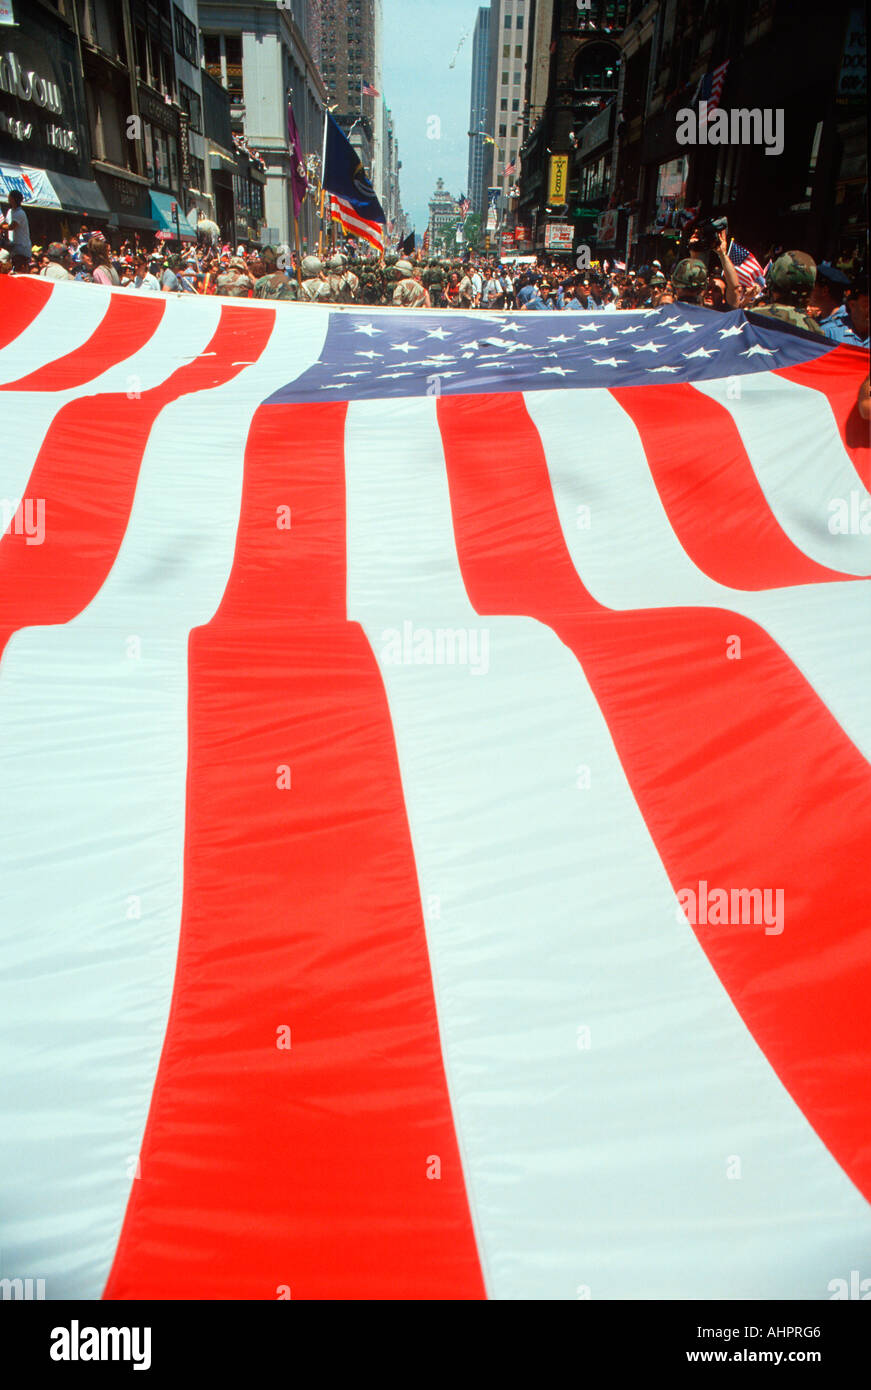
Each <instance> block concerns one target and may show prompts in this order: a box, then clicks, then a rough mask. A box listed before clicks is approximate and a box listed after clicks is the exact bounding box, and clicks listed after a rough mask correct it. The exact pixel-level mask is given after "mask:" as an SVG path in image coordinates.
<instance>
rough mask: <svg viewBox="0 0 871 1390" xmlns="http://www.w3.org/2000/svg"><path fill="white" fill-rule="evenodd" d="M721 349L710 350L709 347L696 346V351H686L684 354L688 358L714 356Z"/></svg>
mask: <svg viewBox="0 0 871 1390" xmlns="http://www.w3.org/2000/svg"><path fill="white" fill-rule="evenodd" d="M719 351H720V349H719V348H712V349H710V350H709V349H708V348H703V347H700V348H696V350H695V352H685V353H684V354H683V356H684V357H686V358H687V360H689V359H690V358H691V357H713V356H714V355H715V354H716V353H718V352H719Z"/></svg>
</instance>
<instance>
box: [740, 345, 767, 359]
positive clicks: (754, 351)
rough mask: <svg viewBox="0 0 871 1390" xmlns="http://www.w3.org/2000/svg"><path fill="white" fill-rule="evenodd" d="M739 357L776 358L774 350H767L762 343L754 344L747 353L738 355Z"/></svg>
mask: <svg viewBox="0 0 871 1390" xmlns="http://www.w3.org/2000/svg"><path fill="white" fill-rule="evenodd" d="M738 355H739V357H774V356H776V354H775V352H774V351H773V349H772V348H766V347H763V346H762V345H761V343H754V344H753V346H752V347H751V348H748V349H747V351H746V352H741V353H739V354H738Z"/></svg>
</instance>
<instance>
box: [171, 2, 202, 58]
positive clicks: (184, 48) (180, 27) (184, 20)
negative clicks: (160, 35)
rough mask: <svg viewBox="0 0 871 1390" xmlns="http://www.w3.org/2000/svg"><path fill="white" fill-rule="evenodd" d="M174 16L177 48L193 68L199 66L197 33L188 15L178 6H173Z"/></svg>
mask: <svg viewBox="0 0 871 1390" xmlns="http://www.w3.org/2000/svg"><path fill="white" fill-rule="evenodd" d="M172 8H173V15H174V18H175V48H176V52H177V53H180V54H181V56H182V57H183V58H184V59H185V61H186V62H188V63H190V65H191V67H194V68H195V67H197V65H198V64H199V54H198V53H197V31H196V28H195V27H194V25H193V24H191V22H190V20H189V19H188V17H187V15H185V14H182V12H181V10H180V9H179V7H178V5H173V7H172Z"/></svg>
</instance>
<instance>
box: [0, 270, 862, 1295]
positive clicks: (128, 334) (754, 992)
mask: <svg viewBox="0 0 871 1390" xmlns="http://www.w3.org/2000/svg"><path fill="white" fill-rule="evenodd" d="M0 301H2V304H0V309H2V312H0V398H2V412H3V421H4V437H5V439H6V447H5V448H4V450H3V452H2V457H0V499H2V506H3V527H2V530H3V534H2V539H0V718H2V727H3V734H4V736H3V740H2V750H0V783H2V796H0V853H2V869H0V872H2V883H3V913H2V935H3V963H4V970H3V975H2V985H0V1030H2V1048H0V1058H2V1060H0V1069H2V1073H3V1076H2V1086H0V1174H2V1179H0V1251H2V1256H0V1258H2V1267H0V1276H2V1277H3V1278H10V1279H11V1278H21V1279H26V1278H29V1277H30V1278H40V1279H44V1280H45V1293H46V1298H49V1299H65V1298H77V1299H81V1298H84V1299H99V1298H106V1299H120V1300H124V1299H141V1298H161V1299H190V1298H208V1299H218V1298H245V1299H275V1298H280V1297H290V1296H292V1297H293V1298H294V1299H299V1298H303V1299H409V1300H411V1299H417V1300H419V1299H427V1300H428V1299H481V1298H492V1299H557V1300H562V1299H572V1300H573V1299H577V1298H586V1297H590V1298H594V1299H609V1298H611V1299H638V1298H646V1297H651V1296H655V1297H661V1298H669V1299H685V1298H706V1299H731V1298H772V1299H775V1298H800V1299H810V1300H814V1299H826V1298H828V1297H830V1293H829V1286H830V1283H831V1281H832V1280H834V1279H838V1278H846V1277H848V1273H849V1271H850V1270H853V1269H859V1268H861V1265H862V1260H863V1258H864V1257H865V1256H866V1255H867V1251H868V1248H869V1239H871V1218H869V1207H868V1196H869V1193H871V1170H869V1155H868V1145H867V1135H868V1106H869V1095H871V1091H869V1087H868V1085H867V1071H868V1062H869V1038H868V1030H867V995H868V983H869V967H871V943H869V935H868V906H867V865H868V862H869V849H871V770H869V757H871V701H869V690H871V642H869V640H868V639H869V626H871V605H869V582H868V580H869V575H871V535H869V530H871V521H869V517H871V495H869V485H871V473H869V449H868V437H867V430H866V429H865V428H864V427H863V424H862V422H861V420H860V419H859V416H858V412H857V410H856V397H857V393H858V390H859V387H860V385H861V383H862V381H863V379H864V377H865V375H866V374H867V370H868V366H867V360H866V357H865V355H864V354H863V353H862V352H860V351H859V350H858V349H853V348H849V347H844V346H840V345H835V344H832V343H830V342H828V340H822V339H811V338H810V337H809V336H808V335H805V334H803V333H800V332H789V331H780V330H779V329H777V328H773V327H772V326H771V325H770V323H767V322H764V321H763V320H761V319H758V320H754V319H753V318H752V316H751V317H746V316H745V315H744V314H742V313H740V312H735V313H726V314H715V313H712V312H707V311H705V310H702V309H697V308H695V307H692V306H669V307H668V308H667V309H666V308H663V309H660V310H657V311H655V312H653V313H642V312H629V313H621V314H618V315H610V316H599V317H596V316H595V315H593V314H585V315H559V314H555V313H553V314H552V313H539V314H537V315H526V314H495V313H494V314H487V313H462V312H459V313H458V312H453V313H448V312H426V311H417V312H408V313H404V312H401V311H380V310H377V309H376V310H367V311H365V312H364V311H363V310H360V309H356V308H347V309H345V308H336V307H333V308H326V307H325V308H320V307H316V306H311V307H307V308H301V307H297V306H290V307H287V308H282V307H281V306H279V307H275V306H268V305H266V304H261V303H259V302H255V301H250V302H241V303H240V302H238V301H234V302H232V303H231V302H227V301H223V302H222V301H221V300H219V299H208V298H196V299H194V297H193V296H188V297H181V296H179V297H178V298H176V297H173V296H149V295H145V294H139V293H137V292H135V291H124V290H112V289H110V288H106V287H102V286H95V285H94V286H91V285H87V286H86V285H79V284H75V283H72V284H66V283H65V284H50V283H48V282H45V281H43V280H40V279H30V278H24V277H20V278H19V277H3V279H2V281H0ZM158 301H159V302H158ZM579 320H580V321H579Z"/></svg>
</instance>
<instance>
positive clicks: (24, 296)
mask: <svg viewBox="0 0 871 1390" xmlns="http://www.w3.org/2000/svg"><path fill="white" fill-rule="evenodd" d="M51 292H52V283H51V281H50V280H42V279H40V277H39V276H38V275H0V348H5V347H7V346H8V345H9V343H12V342H14V341H15V339H16V338H17V337H18V335H19V334H20V333H23V332H24V330H25V328H29V326H30V324H32V323H33V320H34V319H35V318H36V316H37V314H38V313H39V312H40V310H41V309H43V308H44V307H45V303H46V300H47V299H48V297H49V295H50V294H51Z"/></svg>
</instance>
